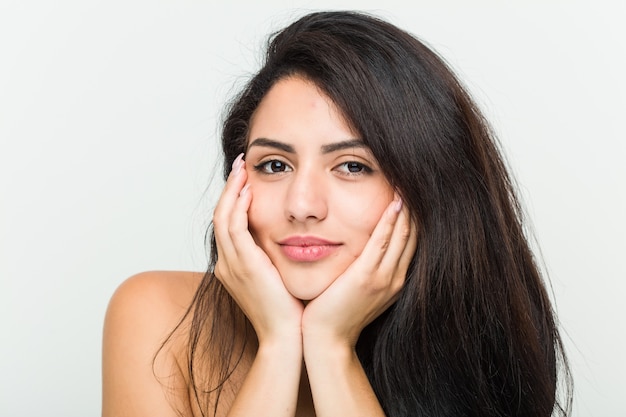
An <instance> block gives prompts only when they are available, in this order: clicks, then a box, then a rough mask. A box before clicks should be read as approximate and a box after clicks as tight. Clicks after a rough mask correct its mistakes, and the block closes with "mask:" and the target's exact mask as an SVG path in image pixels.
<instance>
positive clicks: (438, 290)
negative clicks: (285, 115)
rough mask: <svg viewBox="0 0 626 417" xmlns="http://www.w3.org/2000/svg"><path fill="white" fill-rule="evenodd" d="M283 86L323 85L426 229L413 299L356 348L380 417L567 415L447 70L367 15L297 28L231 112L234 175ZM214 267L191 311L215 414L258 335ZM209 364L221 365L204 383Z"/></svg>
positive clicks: (496, 193)
mask: <svg viewBox="0 0 626 417" xmlns="http://www.w3.org/2000/svg"><path fill="white" fill-rule="evenodd" d="M288 76H300V77H304V78H306V79H307V80H310V81H312V82H314V83H315V84H316V85H317V86H318V87H319V88H320V89H321V90H322V91H324V93H325V94H326V95H328V97H329V98H331V99H332V100H333V101H334V103H335V104H336V105H337V106H338V108H339V109H340V110H341V111H342V113H343V115H344V116H345V118H346V120H347V121H348V123H350V124H351V127H352V128H354V130H355V131H357V132H359V133H360V135H361V138H362V140H363V141H364V142H365V143H366V144H367V145H368V146H369V147H370V149H371V150H372V152H373V154H374V155H375V157H376V158H377V160H378V163H379V165H380V167H381V169H382V170H383V172H384V173H385V175H386V177H387V179H388V180H389V182H390V183H391V185H392V186H393V187H394V188H395V189H396V190H397V191H398V192H399V193H400V195H401V196H402V199H403V201H404V202H405V204H406V205H407V206H408V207H409V208H410V211H411V213H412V215H413V217H414V220H415V221H416V222H417V224H418V225H419V238H418V244H417V250H416V253H415V256H414V258H413V261H412V263H411V266H410V269H409V271H408V274H407V279H406V285H405V288H404V289H403V290H402V292H401V294H400V297H399V299H398V301H397V302H396V303H395V304H394V305H393V306H391V307H390V308H389V309H388V310H387V311H386V312H385V313H383V314H382V315H381V316H380V317H378V318H377V319H376V320H375V321H374V322H372V323H371V324H370V325H369V326H367V327H366V328H365V329H364V330H363V332H362V334H361V336H360V338H359V340H358V343H357V353H358V355H359V358H360V360H361V362H362V364H363V367H364V368H365V371H366V373H367V376H368V378H369V380H370V383H371V385H372V387H373V389H374V391H375V393H376V395H377V397H378V399H379V401H380V403H381V405H382V407H383V409H384V411H385V413H386V414H387V415H388V416H393V417H395V416H438V417H446V416H454V417H460V416H481V417H487V416H494V417H495V416H498V417H501V416H524V417H532V416H535V417H539V416H542V417H543V416H550V415H552V413H553V412H555V413H556V414H558V415H563V416H564V415H567V414H568V413H569V409H570V405H571V378H570V374H569V371H568V366H567V362H566V360H565V355H564V352H563V347H562V344H561V338H560V336H559V331H558V329H557V323H556V321H555V315H554V312H553V309H552V307H551V303H550V299H549V297H548V295H547V292H546V288H545V286H544V282H543V280H542V277H541V275H540V272H539V268H538V266H537V264H536V262H535V259H534V257H533V253H532V252H531V250H530V248H529V244H528V236H526V231H525V229H524V227H523V224H522V214H523V213H522V210H521V209H520V205H519V203H518V200H517V198H516V196H515V190H514V187H513V184H512V181H511V178H510V176H509V174H508V173H507V169H506V166H505V163H504V161H503V158H502V156H501V154H500V151H499V149H498V146H497V142H496V140H495V138H494V135H493V134H492V131H491V129H490V128H489V125H488V123H487V122H486V121H485V120H484V118H483V116H482V115H481V113H480V111H479V109H478V108H477V106H476V105H475V104H474V102H473V101H472V99H471V98H470V96H469V94H468V93H467V91H466V90H465V88H464V87H463V86H462V85H461V84H460V82H459V81H458V79H457V78H456V77H455V75H454V74H453V72H452V71H451V70H450V69H449V67H448V66H447V65H446V64H445V62H444V60H443V59H442V58H441V57H439V56H438V55H437V54H436V53H435V52H433V51H432V50H431V49H429V48H428V47H427V46H425V44H424V43H422V42H420V41H419V40H418V39H416V38H415V37H414V36H412V35H410V34H409V33H407V32H405V31H403V30H401V29H399V28H397V27H395V26H393V25H391V24H390V23H387V22H385V21H382V20H380V19H378V18H376V17H373V16H370V15H367V14H363V13H356V12H339V11H334V12H316V13H312V14H308V15H306V16H304V17H302V18H300V19H298V20H297V21H296V22H294V23H292V24H291V25H289V26H288V27H286V28H285V29H283V30H282V31H280V32H278V33H276V34H274V35H273V36H271V38H270V41H269V44H268V47H267V54H266V57H265V63H264V66H263V67H262V69H261V70H260V71H259V72H258V73H257V74H256V75H255V76H254V77H253V78H252V79H251V80H250V81H249V83H248V84H247V85H246V87H245V88H244V89H243V91H242V92H241V93H240V94H239V95H238V96H237V97H236V98H235V100H234V101H233V102H232V103H231V105H230V106H229V108H228V111H227V115H226V118H225V122H224V126H223V135H222V147H223V152H224V178H226V176H227V175H228V171H229V169H230V165H231V163H232V162H233V160H234V159H235V157H236V156H237V155H238V154H239V153H241V152H244V151H245V148H246V142H247V139H248V137H247V135H248V123H249V121H250V118H251V116H252V114H253V113H254V111H255V109H256V108H257V106H258V104H259V102H260V101H261V100H262V99H263V97H264V96H265V94H266V93H267V91H268V90H269V89H270V88H271V87H272V86H273V85H274V84H275V83H276V82H277V81H278V80H280V79H282V78H284V77H288ZM209 235H210V236H211V241H212V242H213V243H214V236H213V235H212V232H209ZM216 257H217V253H216V249H215V245H212V249H211V267H210V270H209V271H208V272H207V273H206V274H205V276H204V279H203V280H202V283H201V284H200V287H199V289H198V291H197V293H196V296H195V298H194V300H193V304H192V306H191V307H190V310H189V314H191V317H192V320H191V327H190V330H189V331H190V336H189V337H190V339H189V352H188V354H189V372H190V375H191V384H192V385H193V390H194V391H195V393H196V400H197V401H198V405H200V406H201V407H207V406H208V404H209V403H210V404H213V407H212V408H213V412H215V411H216V410H217V402H218V400H219V395H220V393H221V390H222V388H223V386H224V383H225V382H226V381H227V380H228V378H229V376H230V375H231V373H232V372H234V371H235V370H236V367H237V364H238V363H239V361H240V360H241V358H242V357H243V352H244V350H245V349H246V345H247V344H249V343H253V342H254V339H253V336H252V337H249V338H243V339H242V338H240V337H239V336H237V335H242V334H243V335H250V334H252V335H253V332H250V324H249V322H248V321H247V320H246V318H245V316H244V315H243V313H242V312H241V310H240V309H239V308H238V306H237V305H236V303H235V302H234V301H233V300H232V298H231V297H230V296H229V295H228V293H227V292H226V291H225V290H224V288H223V287H222V286H221V284H220V283H219V281H218V280H217V279H215V277H214V276H213V274H212V272H211V271H212V267H213V266H214V265H215V262H216ZM210 358H218V360H217V364H218V368H217V369H212V370H211V373H210V375H209V376H208V377H207V376H206V374H203V372H206V370H205V369H204V367H203V365H204V364H206V363H207V361H209V359H210ZM211 362H212V363H213V364H215V363H216V361H215V359H213V360H211ZM199 375H204V376H203V377H202V378H200V377H199ZM561 377H562V378H561ZM559 381H561V382H562V383H564V386H565V388H566V389H565V395H564V398H563V399H561V400H559V399H558V397H559V395H558V392H559V389H558V385H560V384H561V382H559ZM202 398H204V400H202V401H201V399H202ZM209 398H211V399H210V400H209ZM205 400H206V404H204V405H203V404H202V403H204V401H205ZM209 411H210V410H206V412H209Z"/></svg>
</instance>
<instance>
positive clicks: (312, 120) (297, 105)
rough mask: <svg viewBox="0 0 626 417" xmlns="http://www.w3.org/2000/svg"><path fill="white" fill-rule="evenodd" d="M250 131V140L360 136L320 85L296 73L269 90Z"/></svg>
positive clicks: (257, 111)
mask: <svg viewBox="0 0 626 417" xmlns="http://www.w3.org/2000/svg"><path fill="white" fill-rule="evenodd" d="M249 133H250V135H249V140H253V139H255V138H257V137H260V136H264V137H265V136H267V135H270V137H272V138H273V139H292V140H295V139H297V138H300V137H302V136H316V137H318V138H321V139H324V140H326V141H329V140H331V141H333V140H345V139H348V138H350V139H354V138H357V137H358V135H357V134H356V132H355V131H354V130H353V129H352V128H351V127H350V126H349V124H348V123H347V121H346V119H345V117H344V116H343V114H342V113H341V112H340V110H339V109H338V107H337V106H336V104H335V103H334V102H333V101H332V100H331V99H330V98H329V97H328V96H327V95H326V94H324V92H323V91H322V90H321V89H320V88H319V87H318V86H317V85H315V84H314V83H313V82H311V81H309V80H306V79H304V78H302V77H296V76H292V77H287V78H284V79H281V80H280V81H278V82H276V84H274V86H272V88H271V89H270V90H269V91H268V92H267V94H266V95H265V97H264V98H263V99H262V100H261V102H260V103H259V106H258V107H257V109H256V110H255V112H254V114H253V115H252V118H251V120H250V131H249ZM272 135H274V136H275V135H279V136H284V137H282V138H280V137H273V136H272Z"/></svg>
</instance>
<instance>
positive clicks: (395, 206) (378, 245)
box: [359, 197, 402, 270]
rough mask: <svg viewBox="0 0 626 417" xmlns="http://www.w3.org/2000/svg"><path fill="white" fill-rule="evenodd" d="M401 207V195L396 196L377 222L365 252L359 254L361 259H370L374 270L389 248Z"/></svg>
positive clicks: (364, 249)
mask: <svg viewBox="0 0 626 417" xmlns="http://www.w3.org/2000/svg"><path fill="white" fill-rule="evenodd" d="M401 207H402V200H400V198H399V197H396V198H395V199H394V200H393V201H392V202H391V203H390V204H389V206H387V208H386V209H385V211H384V212H383V215H382V216H381V218H380V220H379V221H378V224H376V227H375V228H374V231H373V232H372V235H371V236H370V239H369V240H368V241H367V243H366V244H365V247H364V248H363V252H362V253H361V255H360V256H359V259H365V260H367V261H368V263H369V265H370V268H371V269H372V270H373V269H377V268H378V266H379V264H380V262H381V261H382V259H383V257H384V255H385V253H386V252H387V250H388V249H389V245H390V243H391V237H392V234H393V231H394V229H395V226H396V222H397V221H398V216H399V214H400V209H401Z"/></svg>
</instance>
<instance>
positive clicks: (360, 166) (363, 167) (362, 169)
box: [254, 159, 374, 176]
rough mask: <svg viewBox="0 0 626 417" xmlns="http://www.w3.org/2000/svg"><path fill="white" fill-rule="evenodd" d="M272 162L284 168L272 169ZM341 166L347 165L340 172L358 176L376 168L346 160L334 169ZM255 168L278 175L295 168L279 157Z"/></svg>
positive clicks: (263, 162)
mask: <svg viewBox="0 0 626 417" xmlns="http://www.w3.org/2000/svg"><path fill="white" fill-rule="evenodd" d="M272 164H280V167H282V168H283V170H282V171H275V172H274V171H270V169H271V166H272ZM339 167H346V170H345V171H344V170H339V172H340V173H341V174H342V175H345V176H358V175H368V174H371V173H372V172H374V170H373V169H372V168H371V167H369V166H367V165H365V164H363V163H361V162H356V161H346V162H342V163H341V164H339V165H337V166H336V167H335V168H333V170H337V169H338V168H339ZM274 168H279V167H274ZM351 168H357V169H359V171H358V172H353V171H350V169H351ZM254 170H255V171H257V172H260V173H261V174H265V175H276V174H280V173H283V172H290V171H293V168H291V167H290V166H289V165H288V164H286V163H284V162H283V161H281V160H279V159H270V160H267V161H262V162H260V163H259V164H257V165H255V166H254Z"/></svg>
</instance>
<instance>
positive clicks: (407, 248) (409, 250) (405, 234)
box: [379, 207, 417, 271]
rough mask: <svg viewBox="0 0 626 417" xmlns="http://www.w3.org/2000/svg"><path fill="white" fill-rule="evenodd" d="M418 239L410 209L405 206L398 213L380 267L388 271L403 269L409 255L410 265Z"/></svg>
mask: <svg viewBox="0 0 626 417" xmlns="http://www.w3.org/2000/svg"><path fill="white" fill-rule="evenodd" d="M416 241H417V231H416V230H415V231H414V227H413V225H412V224H411V219H410V215H409V210H408V208H407V207H403V209H402V211H401V212H400V213H399V214H398V219H397V220H396V223H395V225H394V229H393V232H392V234H391V237H390V240H389V246H388V248H387V250H386V251H385V253H384V254H383V259H382V260H381V262H380V266H379V268H380V269H382V270H387V271H394V270H397V269H402V268H403V267H405V265H404V261H406V258H407V257H408V262H406V267H408V263H409V262H410V260H411V258H412V256H413V252H415V242H416Z"/></svg>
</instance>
